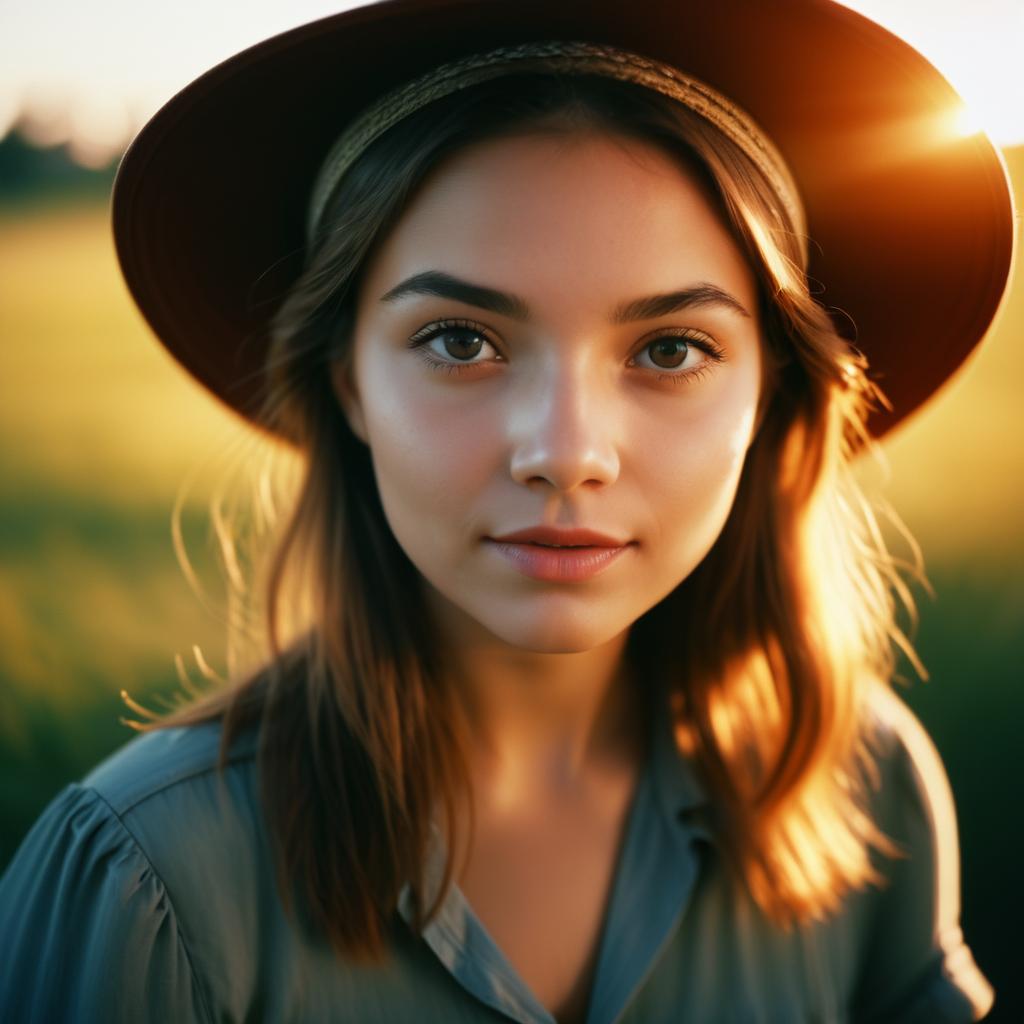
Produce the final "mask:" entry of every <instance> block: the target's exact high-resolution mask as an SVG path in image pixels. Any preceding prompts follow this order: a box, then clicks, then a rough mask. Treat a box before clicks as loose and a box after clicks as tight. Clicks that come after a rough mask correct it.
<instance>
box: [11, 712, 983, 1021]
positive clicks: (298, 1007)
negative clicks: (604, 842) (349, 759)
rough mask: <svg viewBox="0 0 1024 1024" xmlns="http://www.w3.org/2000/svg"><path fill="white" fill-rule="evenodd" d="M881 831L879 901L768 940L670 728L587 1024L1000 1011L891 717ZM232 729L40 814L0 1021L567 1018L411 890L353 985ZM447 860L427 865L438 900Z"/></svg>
mask: <svg viewBox="0 0 1024 1024" xmlns="http://www.w3.org/2000/svg"><path fill="white" fill-rule="evenodd" d="M882 705H883V706H881V707H880V710H879V714H880V715H881V717H882V720H883V734H882V735H883V740H884V744H883V747H882V751H881V757H880V769H881V771H880V787H879V789H878V793H877V795H876V797H875V804H876V806H875V813H876V820H877V822H878V823H879V825H880V827H881V828H882V830H883V831H884V832H885V833H886V834H887V835H888V836H889V837H890V838H893V839H895V840H897V841H898V842H899V843H900V844H901V846H902V847H903V848H904V849H905V850H906V852H907V856H906V857H905V858H901V859H886V860H884V861H883V865H884V869H885V872H886V874H887V876H888V885H886V886H885V887H882V888H871V889H869V890H866V891H864V892H860V893H857V894H855V895H854V896H852V897H850V898H849V899H848V900H847V901H846V903H845V904H844V907H843V909H842V911H841V912H840V913H839V914H838V915H835V916H833V917H832V918H830V919H828V920H827V921H825V922H822V923H818V924H815V925H813V926H810V927H807V928H804V929H798V930H794V931H790V932H783V931H781V930H778V929H776V928H774V927H773V926H772V925H771V924H770V923H769V922H768V921H767V920H766V919H765V918H764V917H763V916H762V915H761V913H760V912H759V911H758V909H757V907H756V905H755V904H754V903H752V901H751V900H750V899H749V897H747V896H746V895H745V894H744V892H743V891H741V888H740V887H739V886H737V885H735V884H734V883H733V882H732V881H731V878H730V876H729V874H728V873H727V871H726V869H725V865H724V863H723V860H722V856H721V851H720V850H719V849H718V847H717V846H716V841H715V838H714V836H713V833H712V831H711V830H710V829H709V828H708V827H707V825H706V824H705V822H704V821H703V820H702V814H701V811H702V808H704V807H706V804H707V801H706V798H705V795H704V792H703V791H702V789H701V786H700V784H699V781H698V779H697V777H696V775H695V774H694V772H693V770H692V768H691V765H690V764H689V763H688V762H687V761H686V760H685V759H684V758H682V757H681V756H680V755H679V754H678V753H677V751H676V749H675V746H674V744H673V742H672V739H671V735H670V733H669V730H668V727H667V725H664V724H661V723H659V727H658V728H657V729H656V736H655V740H654V742H653V743H652V745H651V752H650V757H649V760H648V763H647V765H646V769H645V771H644V773H643V774H642V776H641V779H640V781H639V783H638V785H637V788H636V790H635V793H634V795H633V798H632V803H631V806H630V811H629V816H628V819H627V825H626V833H625V837H624V841H623V844H622V846H621V848H620V852H619V855H618V861H617V863H616V868H615V875H614V881H613V886H612V890H611V895H610V902H609V904H608V909H607V911H606V915H605V918H604V922H603V926H602V933H601V940H600V948H599V959H598V964H597V969H596V974H595V978H594V982H593V987H592V991H591V997H590V1003H589V1009H588V1012H587V1017H586V1020H587V1024H612V1022H618V1024H627V1022H628V1024H661V1022H666V1024H667V1022H670V1021H673V1022H676V1021H678V1022H687V1024H700V1022H708V1024H730V1022H736V1024H739V1022H743V1024H754V1022H764V1024H769V1022H770V1024H788V1022H806V1021H815V1022H837V1024H838V1022H847V1021H857V1022H882V1021H892V1022H897V1021H898V1022H901V1024H917V1022H920V1024H955V1022H964V1021H973V1020H978V1019H980V1018H981V1016H983V1015H984V1014H985V1013H986V1012H987V1011H988V1009H989V1006H990V1005H991V1002H992V991H991V988H990V987H989V985H988V983H987V981H986V980H985V978H984V977H983V976H982V975H981V973H980V972H979V971H978V969H977V967H976V966H975V964H974V961H973V959H972V957H971V953H970V951H969V949H968V948H967V946H965V945H964V942H963V938H962V935H961V931H960V927H959V878H958V874H959V865H958V850H957V839H956V825H955V819H954V816H953V804H952V798H951V796H950V793H949V787H948V783H947V781H946V777H945V773H944V771H943V769H942V765H941V762H940V761H939V759H938V755H937V754H936V753H935V750H934V747H933V746H932V745H931V742H930V741H929V739H928V738H927V736H926V735H925V734H924V731H923V730H922V728H921V726H920V725H919V724H918V723H917V721H916V719H914V718H913V717H912V715H911V714H910V712H909V711H908V710H907V709H906V708H905V707H904V706H903V705H902V704H901V703H900V702H899V701H898V700H897V699H896V698H895V697H894V698H892V700H891V702H890V701H889V700H888V699H887V700H885V701H883V702H882ZM219 735H220V733H219V725H217V724H215V723H214V724H208V725H202V726H192V727H186V728H176V729H169V730H161V731H158V732H154V733H150V734H146V735H142V736H138V737H136V738H134V739H132V740H131V741H130V742H129V743H127V744H126V745H125V746H124V747H122V748H121V750H119V751H118V752H116V753H115V754H114V755H112V756H111V757H110V758H108V759H107V760H106V761H104V762H103V763H102V764H100V765H99V766H98V767H97V768H95V769H94V770H93V771H92V772H91V773H90V774H89V775H88V776H86V778H85V779H83V780H82V781H81V782H80V783H73V784H71V785H69V786H67V787H66V788H65V789H64V790H63V791H62V792H61V793H60V794H58V796H57V797H56V798H55V799H54V800H53V802H52V803H51V804H50V805H49V806H48V807H47V808H46V810H45V811H44V812H43V814H42V816H41V817H40V818H39V819H38V821H37V822H36V823H35V825H34V826H33V828H32V830H31V831H30V832H29V834H28V836H27V837H26V838H25V840H24V842H23V843H22V845H21V847H20V848H19V850H18V852H17V854H16V855H15V858H14V860H13V861H12V862H11V864H10V865H9V866H8V869H7V871H6V873H5V874H4V875H3V877H2V879H0V1018H2V1019H3V1020H4V1021H9V1022H15V1021H19V1022H20V1021H32V1022H39V1024H42V1022H47V1024H56V1022H60V1021H76V1022H78V1021H82V1022H91V1021H97V1022H101V1021H102V1022H105V1024H121V1022H123V1024H128V1022H131V1024H145V1022H150V1021H174V1022H187V1021H203V1022H207V1024H213V1022H242V1021H247V1022H249V1021H275V1022H276V1021H282V1022H283V1021H290V1022H319V1021H331V1022H341V1021H357V1022H363V1021H365V1022H368V1024H377V1022H380V1024H384V1022H388V1024H394V1022H403V1021H409V1022H424V1024H430V1022H445V1024H460V1022H464V1024H470V1022H473V1024H476V1022H479V1024H483V1022H494V1024H497V1022H500V1021H509V1020H512V1021H519V1022H521V1024H552V1022H553V1021H554V1018H553V1017H552V1015H551V1014H550V1013H549V1012H548V1011H547V1010H546V1009H545V1008H544V1006H543V1005H542V1004H541V1003H540V1002H539V1000H538V999H537V997H536V996H535V995H534V994H533V993H532V992H531V991H530V989H529V987H528V986H527V985H526V983H525V982H524V981H523V980H522V979H521V978H520V977H519V976H518V975H517V973H516V971H515V969H514V968H513V966H512V965H511V963H510V962H509V961H508V960H507V959H506V957H505V956H504V955H503V953H502V951H501V949H500V948H499V947H498V946H497V944H496V943H495V942H494V940H493V939H492V938H491V937H490V935H489V934H488V932H487V930H486V929H485V927H484V926H483V924H482V923H481V921H480V920H479V919H478V918H477V917H476V915H475V914H474V912H473V908H472V907H471V906H470V905H469V903H468V902H467V901H466V899H465V897H464V896H463V895H462V893H461V892H460V890H459V889H458V887H454V888H453V889H452V890H451V891H450V894H449V897H448V899H447V902H446V903H445V904H444V906H443V908H442V913H441V914H440V916H439V917H438V918H437V919H435V920H434V921H433V922H432V923H431V924H430V925H428V926H427V928H426V929H425V930H424V932H423V933H422V935H416V934H414V933H413V931H412V929H411V928H410V927H409V924H408V921H409V902H408V896H409V893H408V889H405V890H403V892H402V896H401V899H400V902H399V913H398V914H396V916H395V919H394V921H393V923H392V927H391V932H390V949H391V952H392V956H391V957H390V960H389V962H388V963H386V964H383V965H380V966H356V965H351V964H347V963H342V962H339V961H338V960H337V959H335V958H334V957H333V955H332V954H331V951H330V949H329V948H328V947H327V945H326V943H325V942H323V941H322V940H321V939H319V938H318V937H317V936H315V935H311V934H308V933H306V932H305V931H304V930H301V928H300V926H298V925H296V924H295V923H293V922H292V921H291V920H290V919H288V918H286V916H285V914H284V912H283V909H282V906H281V903H280V902H279V898H278V894H277V890H276V887H275V882H274V870H273V861H272V858H271V850H270V845H269V842H268V835H267V831H266V826H265V823H264V820H263V817H262V812H261V808H260V803H259V800H258V777H257V772H256V761H255V754H256V741H255V737H254V736H253V735H252V734H249V735H248V736H246V737H243V738H242V739H241V740H240V741H239V742H238V743H237V744H236V745H235V746H234V748H233V751H232V754H231V758H230V764H229V766H228V768H227V771H226V775H225V779H224V784H223V785H221V784H220V783H219V781H218V776H217V774H216V771H215V764H216V758H217V745H218V741H219ZM442 857H443V850H442V849H441V846H440V844H439V842H437V841H436V836H435V845H434V848H433V851H432V853H431V859H430V861H429V864H430V869H431V871H432V872H433V877H434V878H436V877H437V872H438V870H439V868H440V864H441V858H442Z"/></svg>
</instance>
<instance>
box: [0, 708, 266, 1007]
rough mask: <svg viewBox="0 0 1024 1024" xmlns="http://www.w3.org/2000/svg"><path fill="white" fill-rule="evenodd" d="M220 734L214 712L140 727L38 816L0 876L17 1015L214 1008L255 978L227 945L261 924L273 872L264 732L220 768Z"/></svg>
mask: <svg viewBox="0 0 1024 1024" xmlns="http://www.w3.org/2000/svg"><path fill="white" fill-rule="evenodd" d="M219 743H220V727H219V725H217V724H211V725H202V726H186V727H181V728H174V729H165V730H155V731H153V732H150V733H146V734H143V735H141V736H138V737H136V738H134V739H132V740H131V741H129V742H128V743H127V744H125V746H124V747H122V748H121V749H120V750H118V751H117V752H116V753H114V754H113V755H112V756H110V757H109V758H107V759H106V760H105V761H103V762H102V763H101V764H99V765H98V766H97V767H96V768H95V769H93V771H91V772H90V773H89V774H88V775H87V776H86V777H85V778H84V779H83V780H82V781H81V782H76V783H71V784H70V785H68V786H66V787H65V788H64V789H63V790H62V791H61V792H60V793H59V794H58V795H57V796H56V797H55V798H54V800H52V801H51V803H50V804H49V805H48V806H47V807H46V809H45V810H44V811H43V813H42V814H41V815H40V817H39V818H38V819H37V820H36V822H35V824H34V825H33V827H32V829H31V830H30V831H29V833H28V835H27V836H26V837H25V839H24V840H23V842H22V844H21V846H20V847H19V848H18V850H17V851H16V853H15V856H14V858H13V860H12V861H11V863H10V864H9V865H8V868H7V870H6V871H5V872H4V875H3V877H2V878H0V932H2V933H3V934H4V935H5V936H6V937H8V938H9V939H10V948H11V949H12V950H13V952H12V954H11V955H10V956H9V957H7V958H6V959H5V962H3V963H0V1004H3V1005H4V1006H14V1007H17V1008H19V1009H23V1010H24V1012H23V1014H22V1017H21V1018H19V1019H25V1020H33V1021H34V1020H65V1019H67V1020H70V1019H104V1020H110V1021H122V1020H124V1021H128V1020H132V1021H144V1020H157V1019H169V1018H170V1017H171V1016H173V1017H175V1019H183V1020H184V1019H196V1020H199V1019H208V1018H209V1016H210V1013H211V1011H210V1007H212V1006H219V1005H222V1004H223V1000H224V996H225V993H224V992H222V991H221V988H222V987H223V985H224V984H227V983H228V982H230V983H231V984H232V985H233V986H234V985H237V984H238V983H239V981H240V980H241V981H244V979H239V978H238V977H237V974H238V972H237V971H235V972H232V971H230V970H229V969H228V968H229V966H230V965H228V964H227V962H226V958H227V957H228V955H229V953H230V950H231V949H232V945H233V943H234V944H235V945H244V943H245V941H246V937H247V936H250V935H253V934H258V933H259V930H260V929H259V927H258V924H257V921H256V919H255V915H256V914H257V913H258V910H257V908H258V907H260V906H265V905H266V902H267V901H266V900H263V901H261V900H260V899H259V895H260V894H261V893H262V892H264V890H266V889H268V888H269V885H270V884H272V883H270V882H269V876H270V874H271V872H269V871H268V867H267V863H268V860H269V858H268V856H267V854H266V850H265V845H264V838H263V829H262V825H261V819H260V815H259V812H258V807H257V801H256V799H255V794H256V786H255V784H254V778H253V776H254V774H255V773H254V767H255V741H254V739H253V738H252V737H243V738H242V739H241V740H240V742H239V743H238V744H237V745H233V747H232V751H231V754H230V756H229V758H228V764H227V765H226V768H225V772H224V773H223V775H221V774H220V773H218V771H217V761H218V753H219ZM232 936H234V938H233V937H232ZM55 976H59V977H61V978H62V983H61V985H59V986H54V985H52V984H51V979H52V978H53V977H55ZM223 979H227V981H224V980H223ZM154 1000H155V1002H154ZM101 1007H102V1010H101V1009H100V1008H101ZM92 1013H95V1018H93V1017H91V1016H90V1014H92ZM164 1014H168V1015H169V1016H164Z"/></svg>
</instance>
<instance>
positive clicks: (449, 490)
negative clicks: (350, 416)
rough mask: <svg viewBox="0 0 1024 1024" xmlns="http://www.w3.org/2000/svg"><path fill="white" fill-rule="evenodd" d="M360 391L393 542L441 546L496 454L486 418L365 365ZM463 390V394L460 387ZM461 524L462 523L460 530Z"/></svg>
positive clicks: (491, 420)
mask: <svg viewBox="0 0 1024 1024" xmlns="http://www.w3.org/2000/svg"><path fill="white" fill-rule="evenodd" d="M361 390H362V394H363V395H367V396H371V400H370V401H369V402H364V405H363V409H364V415H365V417H366V427H367V432H368V435H369V442H370V448H371V452H372V458H373V465H374V470H375V473H376V478H377V487H378V489H379V491H380V495H381V502H382V504H383V506H384V510H385V512H386V514H387V516H388V519H389V522H390V523H391V527H392V529H393V531H394V532H395V534H396V536H397V538H398V540H399V541H400V542H401V543H402V544H403V546H404V547H406V548H407V550H408V549H409V548H410V547H411V546H416V547H419V546H421V545H430V546H431V547H437V546H443V545H444V544H445V537H450V536H451V535H452V529H453V528H456V529H457V528H458V527H459V526H460V525H462V524H463V521H464V520H466V517H467V516H469V515H471V514H472V511H473V508H474V503H473V501H472V499H473V497H474V496H475V495H479V494H480V492H481V491H483V490H484V489H485V488H486V486H487V485H488V483H489V481H490V480H491V479H492V477H493V475H494V472H495V463H494V461H493V460H494V458H495V455H496V453H498V452H500V450H501V449H500V444H499V441H498V439H497V437H493V436H490V434H491V433H492V432H493V431H495V430H496V428H497V423H496V421H495V417H494V416H493V412H492V413H491V414H490V415H489V414H488V412H487V409H486V407H482V406H481V404H480V403H478V402H469V401H462V402H453V401H452V396H451V395H450V394H447V395H446V394H445V393H444V389H440V390H438V389H436V388H432V387H430V386H429V383H428V384H427V385H426V386H424V385H423V383H422V381H421V382H420V386H417V381H416V379H415V378H414V377H410V379H408V380H403V379H400V374H399V373H391V374H389V373H386V372H384V371H383V370H382V369H379V368H377V367H374V366H372V365H368V366H366V367H365V368H364V373H363V378H362V385H361ZM467 390H468V389H467ZM466 525H469V524H466Z"/></svg>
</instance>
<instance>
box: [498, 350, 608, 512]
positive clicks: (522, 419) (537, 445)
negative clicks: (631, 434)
mask: <svg viewBox="0 0 1024 1024" xmlns="http://www.w3.org/2000/svg"><path fill="white" fill-rule="evenodd" d="M558 362H559V361H558V360H557V359H556V360H552V363H549V364H548V365H547V366H546V367H545V368H544V369H543V371H542V372H541V373H539V374H538V375H537V376H536V377H534V378H533V380H531V381H530V382H526V381H524V382H523V383H524V388H523V392H522V393H521V394H518V395H517V396H516V399H515V403H514V407H513V409H512V411H511V412H510V415H509V422H510V434H511V437H512V445H511V449H512V452H511V464H510V472H511V475H512V478H513V480H515V481H516V482H517V483H521V484H523V485H526V486H528V485H530V484H531V483H533V482H535V481H538V480H540V481H544V482H546V483H548V484H549V485H550V486H551V487H553V488H555V489H556V490H558V491H562V492H568V491H572V490H574V489H575V488H577V487H580V486H582V485H585V484H590V485H596V484H609V483H611V482H612V481H614V480H615V479H616V478H617V477H618V474H619V451H618V445H617V444H616V439H615V432H616V430H617V429H618V426H617V425H618V422H619V417H618V416H617V415H616V414H615V412H614V409H613V402H612V400H611V399H610V398H609V396H608V394H607V393H606V392H605V391H604V390H603V388H602V385H601V383H600V382H599V381H598V380H596V379H595V371H594V367H593V365H592V363H590V361H589V360H588V359H587V358H585V357H584V358H578V359H576V360H575V361H573V363H572V364H571V365H570V360H568V359H565V360H562V361H561V362H560V364H559V365H552V364H553V363H558Z"/></svg>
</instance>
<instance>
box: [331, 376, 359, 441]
mask: <svg viewBox="0 0 1024 1024" xmlns="http://www.w3.org/2000/svg"><path fill="white" fill-rule="evenodd" d="M352 362H353V361H352V360H351V359H336V360H334V361H333V362H332V363H331V388H332V390H333V391H334V396H335V398H337V400H338V405H339V406H340V407H341V411H342V413H343V414H344V416H345V419H346V420H347V421H348V425H349V428H350V429H351V431H352V433H353V434H355V435H356V437H358V438H359V440H360V441H362V442H363V444H367V443H368V442H367V440H366V420H365V419H364V417H363V405H362V400H361V399H360V397H359V389H358V388H357V387H356V382H355V374H354V373H353V366H352Z"/></svg>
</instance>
